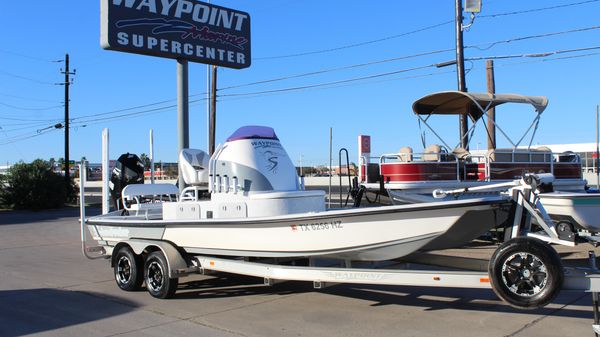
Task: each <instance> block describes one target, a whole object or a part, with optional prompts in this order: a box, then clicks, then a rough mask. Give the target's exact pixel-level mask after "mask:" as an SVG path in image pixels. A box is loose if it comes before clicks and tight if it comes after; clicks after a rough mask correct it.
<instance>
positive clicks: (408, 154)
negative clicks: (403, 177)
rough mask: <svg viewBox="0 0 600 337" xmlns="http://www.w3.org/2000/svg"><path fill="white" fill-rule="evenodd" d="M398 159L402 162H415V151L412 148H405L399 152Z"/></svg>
mask: <svg viewBox="0 0 600 337" xmlns="http://www.w3.org/2000/svg"><path fill="white" fill-rule="evenodd" d="M398 159H399V160H400V161H402V162H411V161H412V160H413V149H412V147H410V146H403V147H402V148H400V150H399V151H398Z"/></svg>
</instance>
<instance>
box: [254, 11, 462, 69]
mask: <svg viewBox="0 0 600 337" xmlns="http://www.w3.org/2000/svg"><path fill="white" fill-rule="evenodd" d="M452 22H454V20H450V21H446V22H441V23H437V24H434V25H431V26H427V27H423V28H419V29H415V30H412V31H409V32H405V33H400V34H396V35H392V36H387V37H382V38H379V39H375V40H370V41H364V42H358V43H353V44H349V45H345V46H340V47H335V48H328V49H321V50H314V51H308V52H302V53H296V54H288V55H279V56H265V57H257V58H254V59H252V60H253V61H261V60H274V59H283V58H292V57H299V56H307V55H315V54H323V53H330V52H334V51H338V50H343V49H350V48H356V47H361V46H366V45H369V44H373V43H378V42H383V41H388V40H392V39H397V38H399V37H403V36H407V35H412V34H416V33H420V32H423V31H426V30H430V29H433V28H437V27H441V26H444V25H447V24H450V23H452Z"/></svg>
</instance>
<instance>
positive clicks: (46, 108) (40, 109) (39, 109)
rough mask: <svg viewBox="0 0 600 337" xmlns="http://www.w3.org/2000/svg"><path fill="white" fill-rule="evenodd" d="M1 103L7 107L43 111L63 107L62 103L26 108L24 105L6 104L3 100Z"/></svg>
mask: <svg viewBox="0 0 600 337" xmlns="http://www.w3.org/2000/svg"><path fill="white" fill-rule="evenodd" d="M0 105H3V106H5V107H9V108H12V109H17V110H30V111H43V110H52V109H57V108H62V107H63V106H62V105H55V106H50V107H45V108H24V107H19V106H15V105H10V104H6V103H3V102H0Z"/></svg>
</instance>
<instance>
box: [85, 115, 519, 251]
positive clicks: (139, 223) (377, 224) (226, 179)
mask: <svg viewBox="0 0 600 337" xmlns="http://www.w3.org/2000/svg"><path fill="white" fill-rule="evenodd" d="M180 169H181V170H183V174H184V177H185V178H186V182H187V183H188V184H191V186H190V187H188V188H186V189H185V190H183V191H182V193H181V195H180V196H179V199H178V201H173V202H161V203H149V204H136V203H133V204H132V199H135V198H134V197H132V195H135V194H143V193H142V192H140V191H141V190H144V189H145V188H142V187H141V186H137V187H135V186H136V185H129V186H127V187H126V189H125V190H124V191H123V198H124V200H123V203H124V204H125V207H126V209H125V210H117V211H114V212H111V213H108V214H103V215H99V216H94V217H89V218H88V219H87V225H88V227H89V229H90V231H91V233H92V236H93V238H94V239H95V240H97V241H98V242H100V243H101V245H103V246H104V247H105V249H106V250H107V251H108V252H110V251H112V248H113V247H115V245H117V244H118V243H119V242H122V241H124V240H128V239H131V238H137V239H151V240H165V241H168V242H172V243H173V244H175V245H176V246H178V247H181V248H182V249H184V250H185V251H186V252H187V253H188V254H210V255H224V256H244V257H314V256H320V257H334V258H341V259H347V260H387V259H393V258H397V257H401V256H404V255H407V254H410V253H413V252H415V251H418V250H419V249H422V248H423V247H425V246H427V245H428V244H430V243H431V242H432V241H433V240H435V239H438V240H436V241H438V242H445V243H444V245H448V244H450V245H460V244H463V243H465V242H468V241H470V240H472V239H473V238H475V237H477V236H478V235H480V234H481V233H483V232H485V231H487V230H488V229H490V228H491V227H494V226H498V225H500V224H501V223H502V222H504V221H505V220H506V217H507V215H506V214H507V208H508V207H507V206H509V204H510V200H508V199H507V198H505V197H502V196H492V197H486V198H473V199H469V200H457V201H450V202H431V203H422V204H413V205H395V206H384V207H367V208H354V209H335V210H326V209H325V192H323V191H306V190H304V189H303V186H302V184H301V182H300V180H299V178H298V176H297V174H296V169H295V167H294V165H293V163H292V161H291V160H290V158H289V157H288V155H287V153H286V152H285V150H284V149H283V147H282V146H281V143H280V142H279V139H278V138H277V136H276V134H275V132H274V131H273V129H271V128H268V127H257V126H253V127H252V126H251V127H243V128H240V129H238V130H237V131H236V132H235V133H234V134H233V135H232V136H231V137H229V138H228V139H227V141H226V142H225V144H224V145H223V146H221V147H219V148H218V149H217V151H215V153H214V155H213V156H212V158H211V159H210V160H208V156H207V155H206V154H205V153H204V152H202V151H198V150H196V151H186V150H184V152H183V153H182V154H181V156H180ZM203 185H204V186H207V188H208V189H209V192H210V199H209V200H202V199H200V198H199V197H198V195H199V193H198V192H199V190H201V189H202V187H201V186H203ZM130 186H131V187H135V188H136V189H138V190H140V191H138V192H136V193H131V191H128V190H127V189H128V188H129V187H130ZM152 186H153V185H148V192H147V193H146V194H148V195H154V196H157V195H159V194H172V193H173V192H172V191H167V192H164V193H161V192H160V189H158V190H157V187H156V186H154V187H152ZM498 214H501V215H498ZM502 214H504V215H502ZM447 233H450V234H451V235H449V236H448V241H445V240H444V235H445V234H447ZM456 233H460V235H458V236H457V235H456ZM432 247H433V246H432ZM435 247H441V245H440V244H436V245H435Z"/></svg>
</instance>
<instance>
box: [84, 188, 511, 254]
mask: <svg viewBox="0 0 600 337" xmlns="http://www.w3.org/2000/svg"><path fill="white" fill-rule="evenodd" d="M507 203H508V201H506V200H505V199H503V198H486V199H471V200H460V201H452V202H434V203H423V204H411V205H398V206H383V207H373V208H357V209H343V210H330V211H324V212H315V213H303V214H291V215H282V216H275V217H268V218H241V219H200V220H169V221H165V220H160V219H157V220H145V219H142V218H141V217H132V216H111V215H110V214H108V215H102V216H98V217H93V218H90V219H88V226H90V227H91V228H90V229H91V232H92V235H93V236H94V239H96V240H98V241H100V242H103V243H104V244H106V245H108V246H110V245H115V244H116V243H117V242H120V241H123V240H127V239H130V238H143V239H157V240H167V241H170V242H172V243H174V244H175V245H177V246H179V247H181V248H183V249H184V250H186V252H188V253H191V254H213V255H227V256H257V257H301V256H307V257H311V256H321V257H333V258H342V259H350V260H367V261H377V260H387V259H393V258H397V257H401V256H404V255H408V254H410V253H413V252H415V251H417V250H420V249H422V248H423V247H426V246H427V245H428V244H430V243H431V242H432V241H434V240H435V239H436V238H439V237H441V236H443V235H444V234H445V233H447V232H449V231H450V230H451V229H452V228H453V226H460V227H461V228H463V229H466V228H469V227H477V228H481V227H482V223H481V220H480V219H481V216H480V215H482V214H493V213H494V212H495V211H496V210H498V209H500V208H501V206H502V205H506V204H507ZM477 214H479V215H477ZM486 219H487V220H490V219H491V218H489V217H487V218H486ZM498 224H499V223H495V222H494V223H489V224H488V223H486V224H485V226H483V227H485V228H486V230H487V229H489V227H490V226H494V225H498ZM466 232H469V231H466ZM471 232H472V231H471ZM474 232H477V233H479V232H481V230H479V229H477V230H475V231H474ZM473 238H474V237H472V235H471V234H469V235H465V236H461V237H460V240H455V241H453V242H452V245H454V244H458V243H459V242H458V241H460V243H464V242H468V241H470V240H471V239H473Z"/></svg>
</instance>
